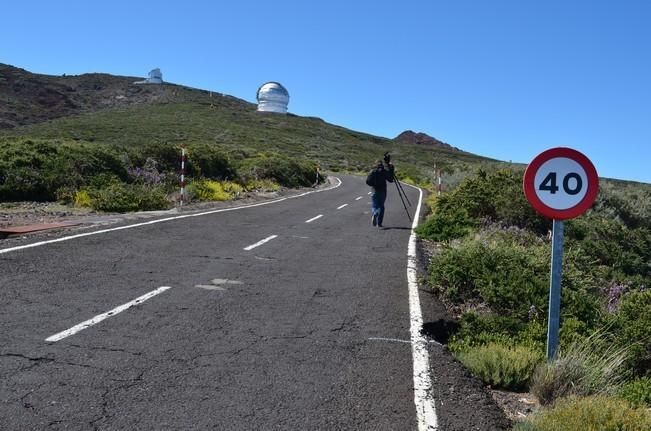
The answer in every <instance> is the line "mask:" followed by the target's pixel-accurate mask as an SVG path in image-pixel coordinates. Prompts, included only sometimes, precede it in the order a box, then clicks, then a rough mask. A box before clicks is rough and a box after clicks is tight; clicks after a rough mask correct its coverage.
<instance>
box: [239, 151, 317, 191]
mask: <svg viewBox="0 0 651 431" xmlns="http://www.w3.org/2000/svg"><path fill="white" fill-rule="evenodd" d="M239 172H240V176H241V177H242V179H243V181H244V183H247V182H249V181H251V180H272V181H274V182H276V183H278V184H280V185H281V186H284V187H309V186H311V185H313V184H314V183H315V182H316V172H317V166H316V164H314V163H312V162H307V161H301V160H298V159H292V158H289V157H283V156H279V155H273V156H264V155H263V156H258V157H255V158H251V159H246V160H243V161H242V162H241V165H240V166H239ZM320 179H321V181H323V177H322V176H320Z"/></svg>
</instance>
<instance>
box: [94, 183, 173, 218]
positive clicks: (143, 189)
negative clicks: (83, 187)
mask: <svg viewBox="0 0 651 431" xmlns="http://www.w3.org/2000/svg"><path fill="white" fill-rule="evenodd" d="M88 195H89V196H90V201H91V205H92V207H93V209H96V210H99V211H107V212H119V213H123V212H129V211H138V210H142V211H153V210H161V209H166V208H169V206H170V203H169V202H168V200H167V196H166V194H165V191H164V189H163V188H162V187H149V186H146V185H143V184H125V183H122V182H119V181H113V182H111V183H109V184H108V185H106V186H105V187H102V188H91V189H89V190H88Z"/></svg>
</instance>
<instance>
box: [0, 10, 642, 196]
mask: <svg viewBox="0 0 651 431" xmlns="http://www.w3.org/2000/svg"><path fill="white" fill-rule="evenodd" d="M2 17H3V19H2V21H3V24H2V26H0V62H3V63H8V64H12V65H15V66H18V67H22V68H24V69H27V70H30V71H33V72H38V73H46V74H63V73H66V74H80V73H86V72H106V73H112V74H116V75H130V76H145V75H146V74H147V72H148V71H149V70H150V69H152V68H154V67H159V68H161V70H162V72H163V76H164V78H165V80H167V81H170V82H174V83H178V84H183V85H188V86H192V87H198V88H202V89H207V90H213V91H218V92H221V93H226V94H231V95H233V96H236V97H240V98H242V99H246V100H248V101H251V102H253V101H254V100H255V92H256V89H257V87H258V86H259V85H260V84H262V83H264V82H266V81H272V80H273V81H280V82H282V83H283V84H284V85H285V86H286V87H287V88H288V90H289V92H290V95H291V100H290V105H289V108H290V111H291V112H293V113H296V114H298V115H305V116H316V117H321V118H323V119H324V120H326V121H328V122H330V123H334V124H339V125H342V126H345V127H348V128H351V129H355V130H359V131H364V132H368V133H372V134H375V135H380V136H385V137H395V136H396V135H398V134H399V133H400V132H402V131H403V130H406V129H412V130H415V131H422V132H425V133H428V134H430V135H432V136H434V137H437V138H438V139H441V140H443V141H445V142H448V143H449V144H451V145H454V146H456V147H459V148H461V149H463V150H466V151H470V152H472V153H476V154H480V155H483V156H488V157H493V158H496V159H500V160H512V161H514V162H522V163H528V162H529V161H531V160H532V159H533V158H534V157H535V156H536V155H537V154H538V153H540V152H542V151H543V150H545V149H548V148H551V147H556V146H567V147H572V148H575V149H577V150H579V151H581V152H583V153H585V154H586V155H587V156H588V157H589V158H590V159H591V160H592V161H593V163H594V164H595V166H596V168H597V171H598V173H599V175H600V176H606V177H612V178H620V179H628V180H635V181H643V182H647V183H651V169H649V168H648V164H649V162H651V103H650V102H651V25H649V22H651V2H648V1H644V0H620V1H606V0H592V1H588V0H566V1H560V0H545V1H542V0H540V1H534V0H493V1H487V0H473V1H470V0H468V1H464V0H454V1H453V0H447V1H442V0H430V1H427V0H420V1H409V0H405V1H400V2H398V1H395V0H393V1H377V0H376V1H367V0H361V1H354V0H347V1H343V0H328V1H321V2H312V1H307V0H306V1H285V0H275V1H273V2H270V1H250V0H238V1H235V0H233V1H219V0H215V1H189V0H186V1H183V2H181V1H164V0H161V1H158V2H154V1H149V2H148V1H142V0H141V1H140V2H134V1H128V2H127V1H122V0H112V1H103V2H100V1H88V0H86V1H65V0H61V1H56V2H55V1H31V0H21V1H20V2H17V1H13V2H11V1H7V2H5V4H3V6H2Z"/></svg>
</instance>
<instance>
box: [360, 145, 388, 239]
mask: <svg viewBox="0 0 651 431" xmlns="http://www.w3.org/2000/svg"><path fill="white" fill-rule="evenodd" d="M393 179H394V167H393V165H392V164H391V155H389V153H384V160H378V161H377V162H376V164H375V168H373V170H371V172H370V173H369V174H368V176H367V177H366V184H367V185H369V186H371V188H372V189H373V190H372V193H371V224H372V225H373V226H377V227H382V221H383V220H384V202H385V201H386V199H387V181H389V182H391V183H392V182H393Z"/></svg>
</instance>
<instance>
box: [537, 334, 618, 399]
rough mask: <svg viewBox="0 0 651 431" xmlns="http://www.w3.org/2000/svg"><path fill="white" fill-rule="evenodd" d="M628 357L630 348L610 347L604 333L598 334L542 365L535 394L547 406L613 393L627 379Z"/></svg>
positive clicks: (561, 351) (538, 372) (561, 352)
mask: <svg viewBox="0 0 651 431" xmlns="http://www.w3.org/2000/svg"><path fill="white" fill-rule="evenodd" d="M626 355H627V352H626V349H624V348H618V347H616V346H613V345H610V344H609V343H608V342H607V341H606V339H605V335H604V333H603V332H596V333H595V334H593V335H592V336H590V337H588V338H586V339H584V340H582V341H580V342H576V343H573V344H571V345H570V346H569V348H567V349H559V351H558V353H557V355H556V357H555V358H554V359H553V360H551V361H548V362H544V363H542V364H540V365H539V366H538V368H536V370H535V372H534V374H533V377H532V381H531V392H532V393H533V394H534V395H535V396H536V397H537V398H538V400H539V401H540V403H541V404H544V405H546V404H551V403H553V402H554V401H556V400H557V399H559V398H563V397H567V396H570V395H577V396H588V395H595V394H613V393H615V392H617V391H618V390H619V388H620V387H621V386H622V384H623V383H624V382H625V380H626V368H625V366H624V364H625V361H626Z"/></svg>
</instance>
